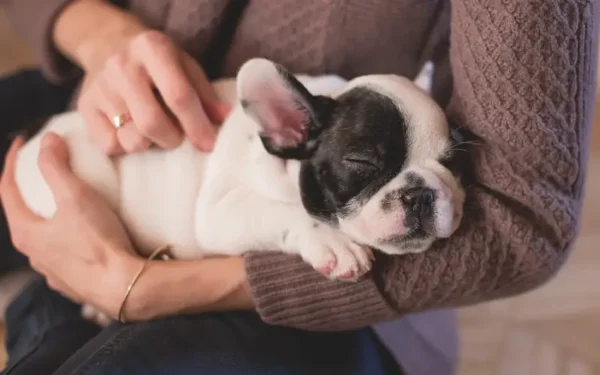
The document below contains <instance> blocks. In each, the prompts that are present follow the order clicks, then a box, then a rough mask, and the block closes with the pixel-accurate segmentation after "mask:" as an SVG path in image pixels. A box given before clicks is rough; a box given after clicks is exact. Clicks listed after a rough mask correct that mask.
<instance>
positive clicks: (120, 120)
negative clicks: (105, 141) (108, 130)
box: [112, 113, 131, 129]
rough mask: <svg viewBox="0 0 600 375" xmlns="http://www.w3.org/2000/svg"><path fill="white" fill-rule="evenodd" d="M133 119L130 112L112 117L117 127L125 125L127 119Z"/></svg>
mask: <svg viewBox="0 0 600 375" xmlns="http://www.w3.org/2000/svg"><path fill="white" fill-rule="evenodd" d="M129 120H131V116H129V114H127V113H124V114H122V115H118V116H115V117H113V118H112V124H113V126H114V127H115V128H117V129H119V128H120V127H121V126H123V125H125V123H126V122H127V121H129Z"/></svg>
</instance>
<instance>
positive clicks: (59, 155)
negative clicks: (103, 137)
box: [38, 133, 86, 202]
mask: <svg viewBox="0 0 600 375" xmlns="http://www.w3.org/2000/svg"><path fill="white" fill-rule="evenodd" d="M38 164H39V167H40V171H41V172H42V175H43V177H44V179H45V180H46V182H47V183H48V186H49V187H50V190H51V191H52V194H53V196H54V200H55V201H57V202H59V201H61V200H67V199H73V198H77V197H78V196H79V195H80V194H81V192H82V191H83V190H84V189H85V187H86V185H85V184H84V183H83V182H82V181H81V180H80V179H79V178H78V177H77V176H76V175H75V174H74V173H73V172H72V171H71V166H70V158H69V148H68V146H67V144H66V142H65V141H64V140H63V139H62V138H60V137H59V136H58V135H56V134H54V133H47V134H45V135H44V136H43V138H42V146H41V149H40V154H39V159H38Z"/></svg>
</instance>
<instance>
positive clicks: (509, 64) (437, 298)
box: [0, 0, 600, 375]
mask: <svg viewBox="0 0 600 375" xmlns="http://www.w3.org/2000/svg"><path fill="white" fill-rule="evenodd" d="M0 2H6V3H8V4H9V5H10V6H11V8H12V9H13V10H14V12H13V15H14V18H15V20H16V21H15V22H16V24H17V25H20V26H21V27H20V30H21V31H23V33H24V34H25V35H26V36H27V37H28V38H29V40H30V41H31V42H32V43H33V45H34V46H36V50H37V51H40V53H41V54H43V63H44V67H45V71H46V72H47V73H48V74H49V76H52V77H60V76H64V74H65V72H67V70H65V69H64V66H60V65H58V64H56V61H60V57H59V56H57V55H56V51H55V49H54V48H52V47H51V45H50V44H49V40H48V38H47V35H46V34H45V32H46V31H47V30H48V29H49V25H51V20H52V19H53V17H54V14H55V13H56V12H58V11H59V9H60V7H61V6H62V4H63V3H65V2H66V0H40V1H34V0H0ZM227 3H228V2H227V1H225V0H194V1H192V0H155V1H148V0H146V1H144V0H130V1H129V5H128V7H129V9H131V11H133V12H134V13H136V14H138V15H139V16H140V17H141V18H142V19H143V20H144V21H145V22H146V23H147V24H149V25H151V26H152V27H156V28H159V29H162V30H164V31H165V32H166V33H167V34H169V35H171V36H172V37H173V38H174V39H175V40H176V41H177V42H178V43H180V44H181V45H182V46H183V47H184V48H185V49H186V50H188V51H189V52H190V53H191V54H193V55H194V56H196V57H197V58H198V60H199V61H208V60H207V59H210V58H211V56H207V55H206V54H205V51H206V48H207V45H208V44H209V42H210V41H211V39H212V38H215V37H219V35H218V34H219V30H221V29H220V26H221V23H220V20H221V18H222V16H223V13H224V12H225V10H226V5H227ZM40 4H44V6H43V7H41V5H40ZM40 7H41V8H43V9H42V10H40ZM598 8H599V3H598V2H597V1H592V0H588V1H586V0H545V1H543V0H488V1H476V0H452V1H449V0H405V1H401V2H398V1H391V0H347V1H336V0H319V1H309V2H298V1H295V0H278V1H272V0H251V1H250V2H249V5H248V6H247V8H246V10H245V13H244V14H243V16H242V18H241V20H240V22H239V24H238V25H237V28H236V31H235V34H234V37H233V42H232V45H231V47H230V49H229V51H228V53H227V55H226V56H225V59H224V71H223V72H222V73H223V74H224V75H228V76H232V75H234V74H235V72H236V71H237V69H238V68H239V67H240V65H241V64H242V63H243V62H244V61H246V60H247V59H249V58H251V57H256V56H262V57H267V58H270V59H272V60H275V61H278V62H280V63H282V64H284V65H285V66H287V67H288V68H289V69H291V70H292V71H294V72H298V73H312V74H321V73H336V74H339V75H342V76H344V77H347V78H352V77H354V76H357V75H361V74H370V73H396V74H401V75H405V76H408V77H414V75H415V74H416V73H417V72H418V70H419V69H420V67H421V66H422V63H423V62H424V61H426V60H429V59H432V60H434V61H436V62H437V63H438V72H436V82H435V84H434V87H435V88H436V92H435V93H434V95H435V97H436V99H438V100H439V101H440V103H441V104H443V105H444V106H445V107H447V112H448V115H449V117H450V118H451V119H452V120H453V121H454V122H455V123H457V124H459V125H460V126H462V127H464V128H465V129H468V130H469V131H471V132H472V133H474V134H475V135H476V136H477V137H478V138H479V139H480V141H479V145H477V146H476V147H475V149H474V161H475V172H476V173H475V174H476V183H474V184H473V185H472V186H470V187H469V194H468V200H467V212H466V217H465V219H464V221H463V224H462V226H461V228H460V229H459V231H458V232H457V233H456V234H455V235H454V236H453V237H452V238H451V239H449V240H445V241H441V242H439V243H438V244H437V245H436V246H435V248H433V249H432V250H430V251H428V252H426V253H424V254H420V255H407V256H397V257H390V256H384V255H379V256H378V257H377V262H376V264H375V266H374V269H373V272H372V274H371V276H370V277H368V278H366V279H365V280H364V281H360V282H357V283H341V282H332V281H328V280H326V279H325V278H323V277H321V276H320V275H319V274H317V273H316V272H315V271H314V270H312V269H311V268H310V267H309V266H307V265H306V264H304V263H303V262H302V261H301V260H300V259H299V258H297V257H292V256H288V255H283V254H276V253H262V254H249V255H247V256H246V265H247V272H248V275H249V279H250V284H251V288H252V292H253V295H254V298H255V301H256V304H257V308H258V311H259V313H260V314H261V316H262V318H263V319H264V320H265V321H267V322H269V323H271V324H280V325H287V326H293V327H298V328H302V329H309V330H342V329H351V328H356V327H361V326H366V325H372V324H376V323H381V322H383V321H386V320H391V319H394V318H398V317H401V316H404V315H405V314H407V313H413V312H419V311H424V310H430V309H438V308H443V307H452V306H459V305H466V304H472V303H478V302H482V301H486V300H490V299H493V298H498V297H506V296H510V295H514V294H517V293H522V292H525V291H527V290H530V289H532V288H534V287H536V286H539V285H540V284H542V283H544V282H545V281H547V280H548V279H549V278H550V277H552V276H553V275H554V274H555V273H556V272H557V270H558V269H559V267H560V266H561V265H562V264H563V262H564V261H565V259H566V257H567V255H568V253H569V249H570V247H571V245H572V244H573V241H574V239H575V236H576V234H577V230H578V225H579V217H580V210H581V203H582V194H583V184H584V180H585V164H586V160H587V159H586V158H587V152H588V139H589V135H590V125H591V115H592V110H593V103H594V95H595V89H594V85H595V79H596V66H597V64H596V56H597V34H598V30H597V28H598V22H599V20H600V14H599V9H598ZM34 9H35V10H34ZM450 9H451V10H452V11H451V12H450ZM42 13H44V14H42ZM26 26H27V27H31V28H32V29H28V28H27V27H26ZM32 30H33V31H32ZM57 59H58V60H57ZM446 104H448V105H447V106H446ZM415 324H416V323H415ZM386 330H388V331H389V326H386ZM413 331H414V330H413ZM413 331H411V332H413ZM405 332H408V331H405ZM396 336H397V337H398V338H399V339H400V337H401V336H403V335H402V333H401V332H400V333H399V334H398V335H396ZM407 336H409V335H408V334H407ZM411 337H413V336H411ZM437 340H441V338H439V337H438V338H437ZM414 342H415V341H413V344H414ZM388 344H389V343H388ZM389 345H391V346H390V347H391V350H392V351H393V352H394V353H395V354H396V355H397V357H398V358H400V359H401V360H402V356H403V355H404V358H405V359H406V361H405V362H403V363H411V365H410V366H411V367H410V368H407V369H406V370H407V372H408V373H418V374H435V375H439V374H449V373H451V372H452V368H453V366H454V364H453V363H452V360H451V359H449V358H450V355H448V356H447V357H445V358H441V359H440V360H439V361H438V363H437V364H435V361H436V359H435V357H436V355H437V354H439V353H438V352H440V349H439V348H440V346H437V347H436V348H437V349H435V350H433V349H431V350H429V352H427V351H426V350H425V349H423V350H421V349H419V350H420V352H417V349H415V347H416V346H411V345H412V344H410V343H409V344H406V345H404V347H401V348H398V347H393V345H392V344H389ZM434 346H435V345H429V346H426V345H423V346H421V348H424V347H431V348H433V347H434ZM447 352H448V353H449V352H451V350H450V351H447ZM420 357H421V358H422V361H421V364H422V366H421V367H419V365H417V364H416V363H417V362H419V361H418V359H419V358H420ZM438 357H439V355H438ZM415 358H416V359H415Z"/></svg>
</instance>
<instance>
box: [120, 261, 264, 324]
mask: <svg viewBox="0 0 600 375" xmlns="http://www.w3.org/2000/svg"><path fill="white" fill-rule="evenodd" d="M243 262H244V261H243V259H242V258H241V257H230V258H211V259H205V260H199V261H168V262H162V261H152V262H150V263H149V264H148V265H147V267H146V269H145V270H144V272H143V273H142V275H141V276H140V278H139V280H138V282H137V283H136V285H135V286H134V287H133V290H132V292H131V294H130V296H129V299H128V300H127V303H126V306H125V317H126V319H127V320H149V319H154V318H158V317H164V316H171V315H178V314H186V313H199V312H207V311H229V310H249V309H253V308H254V302H253V300H252V297H251V295H250V292H249V286H248V283H247V277H246V272H245V268H244V263H243Z"/></svg>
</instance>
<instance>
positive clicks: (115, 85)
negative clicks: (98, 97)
mask: <svg viewBox="0 0 600 375" xmlns="http://www.w3.org/2000/svg"><path fill="white" fill-rule="evenodd" d="M115 73H116V74H109V76H110V78H109V79H108V80H102V82H100V87H101V89H102V92H103V94H104V97H105V101H104V103H105V107H106V108H105V113H106V114H112V116H113V117H114V116H120V115H125V116H130V117H131V118H130V119H128V120H127V121H125V123H124V124H122V125H121V126H120V127H119V128H114V126H115V125H114V124H111V125H112V126H113V132H116V137H117V139H118V141H119V144H120V145H121V148H122V149H123V150H125V151H126V152H129V153H132V152H139V151H143V150H145V149H147V148H148V147H150V144H151V142H150V140H149V139H148V138H146V137H145V136H144V135H142V133H141V132H140V131H139V130H138V128H137V124H138V123H137V122H135V120H134V118H133V115H132V114H131V111H130V110H129V109H128V105H127V103H126V100H125V99H124V98H123V97H122V95H124V91H126V90H124V89H123V86H125V85H127V83H126V82H128V81H129V79H128V78H129V77H127V76H123V77H120V76H119V75H121V74H123V72H115ZM124 82H125V83H124ZM134 91H135V90H134ZM134 100H135V99H134ZM138 117H139V116H137V113H136V118H138ZM111 118H112V117H111Z"/></svg>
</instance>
